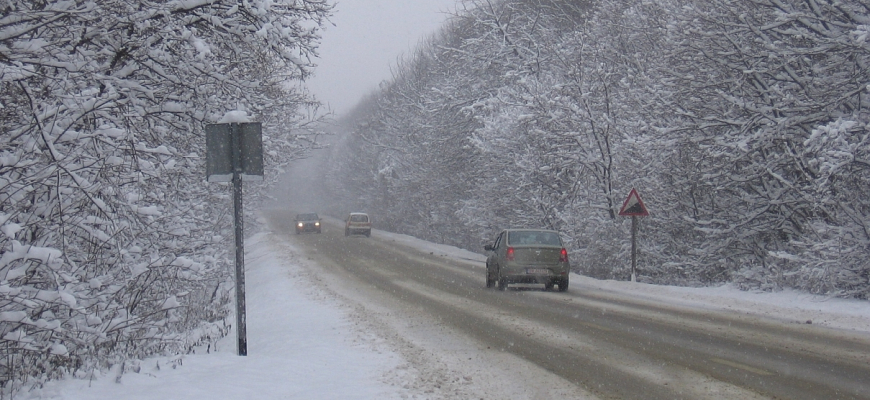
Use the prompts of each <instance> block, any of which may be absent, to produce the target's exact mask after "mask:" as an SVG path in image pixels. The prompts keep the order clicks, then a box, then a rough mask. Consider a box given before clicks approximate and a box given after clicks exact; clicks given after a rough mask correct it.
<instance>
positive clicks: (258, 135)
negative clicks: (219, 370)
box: [205, 122, 263, 356]
mask: <svg viewBox="0 0 870 400" xmlns="http://www.w3.org/2000/svg"><path fill="white" fill-rule="evenodd" d="M205 143H206V145H205V147H206V151H207V153H206V164H205V171H206V172H205V173H206V180H207V181H208V182H230V181H231V182H232V183H233V219H234V222H235V239H236V246H235V255H236V263H235V264H236V336H237V339H238V347H237V348H238V354H239V355H240V356H246V355H248V337H247V335H248V334H247V321H246V315H245V242H244V234H245V229H244V212H243V207H242V180H243V179H244V180H255V181H256V180H260V181H261V180H263V134H262V128H261V125H260V123H259V122H245V123H226V124H212V125H206V127H205Z"/></svg>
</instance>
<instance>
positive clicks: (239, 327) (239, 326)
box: [230, 124, 248, 356]
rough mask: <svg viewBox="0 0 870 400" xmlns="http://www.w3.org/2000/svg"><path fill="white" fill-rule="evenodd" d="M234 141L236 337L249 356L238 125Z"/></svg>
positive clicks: (232, 129) (233, 127)
mask: <svg viewBox="0 0 870 400" xmlns="http://www.w3.org/2000/svg"><path fill="white" fill-rule="evenodd" d="M230 135H231V136H232V141H233V215H234V223H235V233H236V337H237V338H238V354H239V355H240V356H246V355H248V337H247V336H248V332H247V326H246V325H247V321H246V316H245V224H244V214H245V213H244V209H243V208H242V172H243V171H242V150H241V149H242V140H241V136H242V135H241V132H239V125H238V124H230Z"/></svg>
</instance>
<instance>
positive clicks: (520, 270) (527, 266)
mask: <svg viewBox="0 0 870 400" xmlns="http://www.w3.org/2000/svg"><path fill="white" fill-rule="evenodd" d="M483 248H484V250H486V251H487V258H486V287H493V286H495V285H496V284H498V288H499V289H500V290H505V289H507V286H508V285H509V284H511V283H542V284H544V288H546V289H547V290H551V289H553V287H554V286H556V285H558V286H559V291H560V292H564V291H566V290H568V273H569V272H570V271H571V265H570V264H569V263H568V251H567V250H566V249H565V246H564V244H562V238H561V236H560V235H559V232H556V231H553V230H547V229H505V230H503V231H501V232H499V234H498V235H497V236H496V237H495V241H494V242H493V243H492V244H488V245H486V246H484V247H483Z"/></svg>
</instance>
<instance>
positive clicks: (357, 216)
mask: <svg viewBox="0 0 870 400" xmlns="http://www.w3.org/2000/svg"><path fill="white" fill-rule="evenodd" d="M350 221H351V222H369V216H368V215H361V214H355V215H351V216H350Z"/></svg>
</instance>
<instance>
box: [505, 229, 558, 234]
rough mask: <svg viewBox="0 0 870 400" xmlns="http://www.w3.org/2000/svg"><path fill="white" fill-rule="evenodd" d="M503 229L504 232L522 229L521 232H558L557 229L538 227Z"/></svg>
mask: <svg viewBox="0 0 870 400" xmlns="http://www.w3.org/2000/svg"><path fill="white" fill-rule="evenodd" d="M503 230H504V231H505V232H517V231H522V232H556V233H559V231H557V230H553V229H539V228H528V229H526V228H509V229H503Z"/></svg>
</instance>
